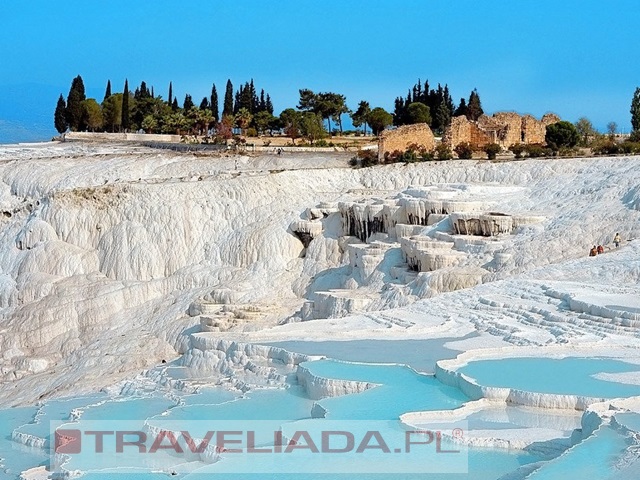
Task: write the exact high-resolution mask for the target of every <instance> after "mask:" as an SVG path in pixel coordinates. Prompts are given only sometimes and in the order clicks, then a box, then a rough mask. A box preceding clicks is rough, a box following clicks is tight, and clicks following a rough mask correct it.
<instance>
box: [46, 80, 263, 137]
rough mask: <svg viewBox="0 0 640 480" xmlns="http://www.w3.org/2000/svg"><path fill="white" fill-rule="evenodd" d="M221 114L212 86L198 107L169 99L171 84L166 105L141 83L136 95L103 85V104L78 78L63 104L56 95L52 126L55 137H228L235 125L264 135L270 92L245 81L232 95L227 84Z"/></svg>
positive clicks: (188, 97) (186, 100)
mask: <svg viewBox="0 0 640 480" xmlns="http://www.w3.org/2000/svg"><path fill="white" fill-rule="evenodd" d="M223 102H224V103H223V108H222V115H220V108H219V100H218V92H217V89H216V85H215V84H213V85H212V87H211V95H210V96H208V97H204V98H203V99H202V100H201V101H200V103H199V104H198V105H196V104H195V103H194V100H193V97H192V96H191V95H190V94H188V93H187V94H186V95H185V97H184V100H183V101H182V106H180V104H179V102H178V99H177V98H176V97H175V96H174V95H173V82H169V94H168V97H167V100H166V101H165V100H164V99H163V98H162V96H160V95H156V94H155V92H154V89H153V87H151V88H149V87H148V86H147V84H146V82H144V81H143V82H142V83H141V84H140V86H138V87H136V88H135V90H134V91H131V90H130V88H129V82H128V81H127V80H125V83H124V89H123V91H122V92H121V93H120V92H117V93H113V92H112V89H111V81H110V80H108V81H107V86H106V89H105V94H104V98H103V99H102V102H101V103H98V101H97V100H96V99H95V98H87V97H86V94H85V87H84V82H83V80H82V77H81V76H80V75H78V76H77V77H75V78H74V79H73V81H72V82H71V88H70V90H69V94H68V96H67V98H66V100H65V98H64V96H63V95H62V94H60V97H59V98H58V103H57V105H56V109H55V113H54V124H55V127H56V130H57V131H58V132H59V133H63V132H66V131H67V130H71V131H84V130H90V131H92V132H123V131H124V132H128V131H140V130H143V131H145V132H146V133H168V134H204V135H206V134H207V133H208V132H210V131H211V129H212V128H213V129H215V130H216V131H220V132H225V131H228V132H229V134H230V132H231V130H232V129H233V128H235V127H236V126H238V127H240V128H248V127H249V126H253V127H254V128H257V129H260V130H261V131H264V130H265V129H267V128H269V126H270V124H271V122H272V121H273V119H274V118H275V117H274V116H273V103H272V101H271V97H270V95H269V94H268V93H266V92H265V91H264V89H261V90H260V92H259V93H258V90H257V88H256V87H255V85H254V82H253V80H251V81H249V82H245V83H244V84H243V85H241V86H240V87H239V88H238V89H237V90H235V91H234V88H233V84H232V83H231V80H229V81H227V85H226V90H225V96H224V98H223Z"/></svg>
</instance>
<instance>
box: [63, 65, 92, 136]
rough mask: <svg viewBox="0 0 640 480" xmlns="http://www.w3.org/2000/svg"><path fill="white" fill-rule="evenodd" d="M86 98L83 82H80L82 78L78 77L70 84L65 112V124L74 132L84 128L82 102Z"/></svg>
mask: <svg viewBox="0 0 640 480" xmlns="http://www.w3.org/2000/svg"><path fill="white" fill-rule="evenodd" d="M86 98H87V97H86V96H85V93H84V82H83V81H82V77H81V76H80V75H78V76H77V77H76V78H74V79H73V81H72V82H71V88H70V89H69V95H68V96H67V109H66V111H65V118H66V120H67V124H68V125H69V128H71V130H73V131H74V132H77V131H79V130H82V129H83V127H84V125H83V124H82V102H84V101H85V100H86Z"/></svg>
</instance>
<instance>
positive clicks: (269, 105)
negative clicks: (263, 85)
mask: <svg viewBox="0 0 640 480" xmlns="http://www.w3.org/2000/svg"><path fill="white" fill-rule="evenodd" d="M265 108H266V110H267V112H269V113H270V114H271V115H273V103H271V97H270V96H269V94H268V93H267V99H266V100H265Z"/></svg>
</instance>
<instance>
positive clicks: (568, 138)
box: [544, 121, 580, 152]
mask: <svg viewBox="0 0 640 480" xmlns="http://www.w3.org/2000/svg"><path fill="white" fill-rule="evenodd" d="M544 138H545V141H546V142H547V145H548V146H549V147H551V149H552V150H553V151H555V152H557V151H558V150H560V149H561V148H562V147H569V148H570V147H575V146H576V145H577V144H578V141H579V140H580V135H579V134H578V130H577V129H576V127H575V126H574V125H573V124H572V123H570V122H567V121H561V122H557V123H552V124H551V125H548V126H547V133H546V135H545V137H544Z"/></svg>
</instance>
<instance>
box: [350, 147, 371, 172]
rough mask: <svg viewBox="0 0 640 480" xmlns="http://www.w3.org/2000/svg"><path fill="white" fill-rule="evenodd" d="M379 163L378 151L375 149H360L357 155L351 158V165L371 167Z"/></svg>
mask: <svg viewBox="0 0 640 480" xmlns="http://www.w3.org/2000/svg"><path fill="white" fill-rule="evenodd" d="M377 164H378V152H375V151H373V150H358V152H357V153H356V155H355V157H353V158H352V159H351V160H349V165H350V166H352V167H357V166H358V165H359V166H361V167H363V168H364V167H371V166H373V165H377Z"/></svg>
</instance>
